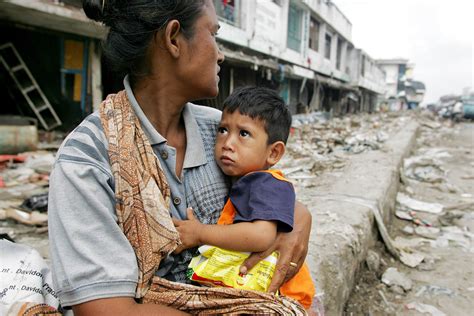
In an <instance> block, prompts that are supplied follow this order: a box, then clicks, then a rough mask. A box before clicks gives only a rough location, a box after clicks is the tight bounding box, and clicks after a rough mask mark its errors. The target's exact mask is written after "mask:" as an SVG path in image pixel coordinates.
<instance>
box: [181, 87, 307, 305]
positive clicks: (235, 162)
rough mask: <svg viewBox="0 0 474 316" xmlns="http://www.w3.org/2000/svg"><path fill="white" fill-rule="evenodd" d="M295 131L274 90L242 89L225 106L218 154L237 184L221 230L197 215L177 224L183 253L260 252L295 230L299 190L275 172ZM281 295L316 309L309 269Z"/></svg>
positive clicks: (217, 143) (226, 206)
mask: <svg viewBox="0 0 474 316" xmlns="http://www.w3.org/2000/svg"><path fill="white" fill-rule="evenodd" d="M290 126H291V114H290V112H289V110H288V108H287V107H286V105H285V103H284V102H283V100H282V99H281V98H280V97H279V96H278V94H277V93H276V92H275V91H273V90H270V89H267V88H260V87H246V88H241V89H238V90H236V91H235V92H234V93H233V94H231V95H230V96H229V97H228V98H227V99H226V100H225V101H224V108H223V111H222V118H221V122H220V124H219V127H218V130H217V137H216V145H215V151H214V154H215V157H216V161H217V164H218V165H219V167H220V168H221V169H222V171H223V172H224V173H225V174H226V175H228V176H231V177H232V178H233V185H232V188H231V190H230V193H229V199H228V200H227V202H226V205H225V206H224V209H223V211H222V214H221V217H220V219H219V221H218V224H217V225H204V224H201V223H200V222H199V221H198V220H196V219H195V218H194V216H193V214H192V210H191V211H188V220H185V221H175V226H176V228H177V230H178V232H179V234H180V238H181V241H182V243H183V246H182V247H183V248H191V247H195V246H201V245H204V244H206V245H212V246H216V247H220V248H224V249H228V250H234V251H245V252H259V251H264V250H267V249H268V248H269V247H270V246H271V245H272V244H273V242H274V241H275V239H276V237H277V232H279V231H281V232H290V231H291V230H292V229H293V215H294V214H293V213H294V207H295V191H294V188H293V185H292V184H291V183H290V182H289V181H288V180H286V179H285V178H284V177H283V174H282V173H281V171H279V170H269V168H270V167H272V166H273V165H275V164H276V163H277V162H278V161H279V160H280V159H281V157H282V156H283V154H284V153H285V144H286V141H287V139H288V134H289V131H290ZM223 236H225V237H223ZM280 292H281V293H282V294H283V295H286V296H289V297H292V298H294V299H296V300H298V301H299V302H300V303H301V304H302V305H303V306H304V307H305V308H309V307H310V306H311V303H312V299H313V296H314V294H315V289H314V284H313V282H312V279H311V275H310V273H309V269H308V267H307V266H306V264H305V265H303V266H302V268H301V269H300V271H299V272H298V273H297V274H296V275H295V276H294V277H293V278H292V279H291V280H289V281H288V282H286V283H285V284H284V285H283V286H282V287H281V288H280Z"/></svg>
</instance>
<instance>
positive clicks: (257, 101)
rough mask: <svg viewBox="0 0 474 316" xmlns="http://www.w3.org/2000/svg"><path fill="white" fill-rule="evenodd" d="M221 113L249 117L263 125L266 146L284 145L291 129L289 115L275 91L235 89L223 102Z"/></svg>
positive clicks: (257, 88) (255, 88)
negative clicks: (265, 133) (265, 134)
mask: <svg viewBox="0 0 474 316" xmlns="http://www.w3.org/2000/svg"><path fill="white" fill-rule="evenodd" d="M222 111H223V112H229V113H234V112H235V111H239V112H240V114H243V115H247V116H250V117H251V118H252V119H257V120H261V121H262V122H263V123H264V127H265V132H267V134H268V141H267V143H268V144H273V143H274V142H277V141H282V142H284V143H285V144H286V141H287V140H288V135H289V134H290V128H291V113H290V110H288V106H286V104H285V101H283V99H282V98H281V97H280V96H279V95H278V93H277V92H276V91H275V90H271V89H268V88H264V87H241V88H237V89H235V90H234V92H232V94H231V95H229V96H228V97H227V98H226V99H225V100H224V107H223V109H222Z"/></svg>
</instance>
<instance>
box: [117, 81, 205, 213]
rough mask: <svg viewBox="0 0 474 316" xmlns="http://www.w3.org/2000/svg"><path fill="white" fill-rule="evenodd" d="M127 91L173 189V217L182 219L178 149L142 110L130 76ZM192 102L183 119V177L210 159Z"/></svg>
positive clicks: (182, 189)
mask: <svg viewBox="0 0 474 316" xmlns="http://www.w3.org/2000/svg"><path fill="white" fill-rule="evenodd" d="M123 84H124V87H125V91H126V92H127V96H128V99H129V100H130V103H131V104H132V107H133V110H134V111H135V115H136V116H137V117H138V119H139V120H140V123H141V124H142V128H143V131H144V132H145V134H146V135H147V136H148V139H149V141H150V143H151V146H152V148H153V151H154V152H155V154H156V156H157V157H158V160H159V161H160V163H161V166H162V168H163V172H164V173H165V176H166V179H167V180H168V185H169V187H170V191H171V201H170V204H171V205H170V211H171V214H172V216H173V217H175V218H179V219H186V218H187V216H186V208H187V205H186V190H185V186H184V184H183V181H182V179H180V178H179V177H178V176H177V175H176V171H175V170H176V149H175V148H174V147H172V146H169V145H168V142H167V140H166V138H164V137H163V136H162V135H161V134H160V133H158V131H157V130H156V129H155V128H154V127H153V125H152V124H151V122H150V121H149V120H148V118H147V117H146V116H145V113H143V111H142V109H141V107H140V105H139V104H138V102H137V100H136V99H135V96H134V95H133V91H132V89H131V87H130V84H129V81H128V76H127V77H125V79H124V81H123ZM191 106H192V105H191V104H186V105H185V106H184V109H183V121H184V126H185V129H186V154H185V156H184V164H183V177H182V178H183V179H184V177H185V175H186V169H190V168H195V167H199V166H202V165H205V164H206V163H207V162H208V161H207V158H206V153H205V151H204V143H203V140H202V137H201V134H200V133H199V126H198V124H197V122H196V119H195V117H194V116H193V114H192V113H191V109H190V107H191Z"/></svg>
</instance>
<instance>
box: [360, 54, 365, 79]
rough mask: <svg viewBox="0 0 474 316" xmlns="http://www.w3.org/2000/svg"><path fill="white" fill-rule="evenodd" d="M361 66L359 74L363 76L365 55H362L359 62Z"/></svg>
mask: <svg viewBox="0 0 474 316" xmlns="http://www.w3.org/2000/svg"><path fill="white" fill-rule="evenodd" d="M361 64H362V65H361V67H360V74H361V76H362V77H364V76H365V56H364V55H362V63H361Z"/></svg>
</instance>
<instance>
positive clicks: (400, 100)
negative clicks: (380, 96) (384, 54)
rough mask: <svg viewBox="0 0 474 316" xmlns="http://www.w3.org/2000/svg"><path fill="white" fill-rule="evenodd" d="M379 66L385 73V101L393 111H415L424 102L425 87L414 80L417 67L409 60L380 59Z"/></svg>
mask: <svg viewBox="0 0 474 316" xmlns="http://www.w3.org/2000/svg"><path fill="white" fill-rule="evenodd" d="M376 63H377V65H378V66H379V67H380V68H381V69H383V71H385V74H386V77H385V78H386V79H385V86H386V92H385V100H386V102H387V104H388V107H389V109H390V110H392V111H397V110H404V109H413V108H416V107H418V106H419V104H420V103H421V102H423V98H424V95H425V91H426V89H425V85H424V83H423V82H420V81H415V80H414V79H413V71H414V68H415V65H414V64H413V63H409V61H408V59H403V58H395V59H379V60H377V61H376Z"/></svg>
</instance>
